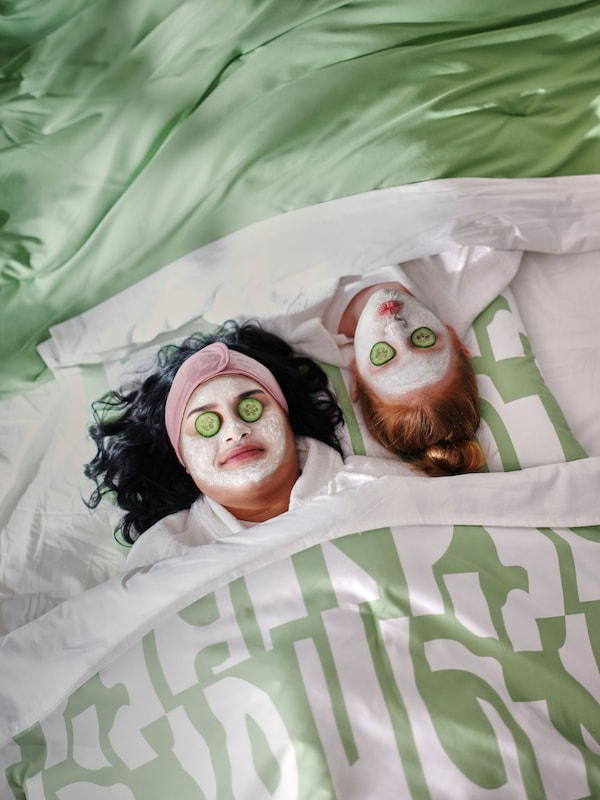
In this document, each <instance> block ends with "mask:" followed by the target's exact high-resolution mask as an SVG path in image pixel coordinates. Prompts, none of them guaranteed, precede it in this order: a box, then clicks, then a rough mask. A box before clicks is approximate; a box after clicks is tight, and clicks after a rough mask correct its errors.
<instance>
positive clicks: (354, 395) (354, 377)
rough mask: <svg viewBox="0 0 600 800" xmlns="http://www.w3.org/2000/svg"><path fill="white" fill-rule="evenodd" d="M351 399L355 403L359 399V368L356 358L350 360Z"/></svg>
mask: <svg viewBox="0 0 600 800" xmlns="http://www.w3.org/2000/svg"><path fill="white" fill-rule="evenodd" d="M350 399H351V400H352V402H353V403H356V401H357V400H358V370H357V369H356V359H355V358H353V359H352V361H351V362H350Z"/></svg>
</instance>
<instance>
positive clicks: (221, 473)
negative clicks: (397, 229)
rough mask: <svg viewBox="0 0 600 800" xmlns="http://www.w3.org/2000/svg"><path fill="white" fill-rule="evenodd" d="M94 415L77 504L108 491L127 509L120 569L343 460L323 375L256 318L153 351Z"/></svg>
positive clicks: (264, 515)
mask: <svg viewBox="0 0 600 800" xmlns="http://www.w3.org/2000/svg"><path fill="white" fill-rule="evenodd" d="M93 411H94V419H95V423H94V424H93V425H92V426H91V427H90V435H91V437H92V439H93V441H94V443H95V444H96V448H97V452H96V455H95V457H94V458H93V459H92V460H91V461H90V462H89V463H88V464H86V465H85V474H86V475H87V477H89V478H91V479H92V480H94V482H95V483H96V488H95V490H94V492H93V493H92V495H91V497H90V498H89V500H88V502H87V504H88V506H89V507H90V508H95V507H96V506H97V505H98V504H99V503H100V501H101V499H102V497H103V496H104V495H106V494H109V495H112V496H113V497H114V499H115V501H116V504H117V505H118V506H119V508H120V509H122V510H123V511H124V512H125V513H124V515H123V517H122V519H121V521H120V524H119V528H118V530H120V532H121V534H122V536H123V538H124V539H125V540H126V541H127V542H129V543H133V542H135V546H134V547H133V548H132V551H131V553H130V556H129V558H128V566H129V565H138V564H146V563H152V562H154V561H156V560H158V559H159V558H164V557H166V556H168V555H174V554H178V553H181V552H183V551H184V550H185V549H187V547H189V546H192V545H197V544H206V543H209V542H212V541H215V540H216V539H219V538H221V537H222V536H226V535H228V534H229V533H232V532H234V531H238V530H242V529H244V528H246V527H249V526H251V525H253V524H256V523H257V522H262V521H264V520H267V519H270V518H272V517H274V516H277V515H279V514H281V513H283V512H285V511H287V510H288V509H289V508H291V507H293V506H294V505H297V504H299V503H300V502H302V501H303V500H305V499H308V498H309V497H312V496H314V495H315V494H319V493H320V492H321V491H323V490H324V488H323V487H325V486H326V484H327V482H328V480H329V479H330V478H331V477H332V476H333V475H335V473H336V472H337V471H338V470H339V469H340V468H341V467H342V466H343V460H342V449H341V445H340V442H339V440H338V437H337V433H336V428H337V426H338V425H340V424H341V423H342V421H343V420H342V413H341V410H340V408H339V406H338V404H337V402H336V399H335V396H334V394H333V393H332V392H331V390H330V389H329V388H328V384H327V377H326V375H325V373H324V372H323V370H322V369H321V368H320V367H319V366H318V365H317V364H316V363H315V362H314V361H312V360H311V359H309V358H306V357H304V356H301V355H298V354H296V353H294V351H293V350H292V349H291V347H290V346H289V345H288V344H287V343H286V342H285V341H284V340H283V339H281V338H279V337H278V336H276V335H275V334H273V333H270V332H267V331H265V330H263V329H262V328H261V327H260V326H259V325H258V324H257V323H255V322H245V323H243V324H241V325H238V324H237V323H234V322H229V323H226V324H225V325H223V326H222V327H221V328H219V329H217V330H216V331H213V332H211V333H203V334H196V335H194V336H191V337H189V338H187V339H186V340H185V341H183V342H182V344H181V345H178V346H176V345H169V346H167V347H164V348H162V349H161V350H160V351H159V353H158V360H157V368H156V369H155V370H154V371H153V372H152V373H151V374H149V375H147V376H146V377H144V378H143V379H140V381H139V382H138V383H137V384H135V385H132V386H130V387H128V388H122V389H121V390H119V391H111V392H108V393H107V394H106V395H104V396H103V397H102V398H100V400H98V401H96V402H95V403H94V405H93ZM141 534H144V535H143V536H141Z"/></svg>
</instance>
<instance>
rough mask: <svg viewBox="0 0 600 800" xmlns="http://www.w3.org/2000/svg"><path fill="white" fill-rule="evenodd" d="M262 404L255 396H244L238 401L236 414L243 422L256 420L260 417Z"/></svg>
mask: <svg viewBox="0 0 600 800" xmlns="http://www.w3.org/2000/svg"><path fill="white" fill-rule="evenodd" d="M263 408H264V406H263V404H262V403H261V402H260V400H257V399H256V397H245V398H244V399H243V400H240V402H239V403H238V414H239V415H240V418H241V419H243V420H244V422H256V420H257V419H260V418H261V417H262V413H263Z"/></svg>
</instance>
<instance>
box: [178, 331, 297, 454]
mask: <svg viewBox="0 0 600 800" xmlns="http://www.w3.org/2000/svg"><path fill="white" fill-rule="evenodd" d="M217 375H246V376H247V377H248V378H254V380H255V381H256V382H257V383H260V385H261V386H262V387H263V389H266V390H267V392H268V393H269V394H270V395H271V396H272V397H274V398H275V400H276V401H277V402H278V403H279V405H280V406H281V407H282V408H283V409H284V411H287V410H288V404H287V401H286V399H285V397H284V394H283V392H282V391H281V387H280V386H279V384H278V383H277V381H276V380H275V376H274V375H273V373H272V372H271V371H270V370H268V369H267V368H266V367H265V366H264V365H263V364H261V363H260V362H259V361H256V359H254V358H250V356H245V355H244V354H243V353H238V351H237V350H230V349H229V348H228V347H227V345H225V344H223V342H213V344H209V345H208V346H207V347H204V348H202V350H199V351H198V352H197V353H194V355H193V356H190V357H189V358H188V359H187V361H185V362H184V363H183V364H182V365H181V367H179V369H178V370H177V373H176V374H175V379H174V380H173V384H172V386H171V389H170V390H169V395H168V397H167V402H166V405H165V425H166V427H167V434H168V436H169V439H170V441H171V444H172V445H173V449H174V450H175V453H176V454H177V458H178V459H179V460H180V461H181V463H182V464H183V458H182V457H181V452H180V450H179V434H180V432H181V421H182V419H183V412H184V411H185V407H186V405H187V401H188V400H189V399H190V397H191V396H192V393H193V392H194V390H195V389H197V388H198V386H200V385H201V384H203V383H206V381H208V380H210V379H211V378H214V377H216V376H217Z"/></svg>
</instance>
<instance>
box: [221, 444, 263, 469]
mask: <svg viewBox="0 0 600 800" xmlns="http://www.w3.org/2000/svg"><path fill="white" fill-rule="evenodd" d="M262 452H264V451H263V448H262V447H259V446H258V445H255V444H246V445H243V446H242V447H235V448H234V449H233V450H230V451H229V452H228V453H226V455H225V456H224V457H223V460H222V461H221V466H222V467H224V466H226V465H228V466H235V465H236V464H242V463H243V462H244V461H250V460H251V459H253V458H254V457H255V456H257V455H258V454H259V453H262Z"/></svg>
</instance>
